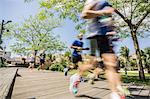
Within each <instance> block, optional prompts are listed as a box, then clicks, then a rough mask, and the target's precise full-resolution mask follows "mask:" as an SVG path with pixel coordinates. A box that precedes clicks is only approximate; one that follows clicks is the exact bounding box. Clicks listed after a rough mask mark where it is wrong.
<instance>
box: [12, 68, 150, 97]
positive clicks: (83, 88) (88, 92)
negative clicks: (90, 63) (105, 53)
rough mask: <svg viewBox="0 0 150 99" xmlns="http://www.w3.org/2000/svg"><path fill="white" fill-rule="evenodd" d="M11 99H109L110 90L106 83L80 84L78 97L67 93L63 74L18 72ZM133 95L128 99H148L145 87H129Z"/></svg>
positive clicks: (34, 71)
mask: <svg viewBox="0 0 150 99" xmlns="http://www.w3.org/2000/svg"><path fill="white" fill-rule="evenodd" d="M18 74H19V75H18V76H17V78H16V81H15V85H14V89H13V93H12V99H109V93H110V90H109V89H108V86H107V83H106V81H98V82H96V84H94V85H90V84H88V83H81V84H80V89H79V90H80V91H79V94H78V96H76V97H74V96H73V95H72V94H70V93H69V91H68V85H69V77H64V75H63V73H58V72H52V71H37V70H33V71H29V70H27V69H25V68H22V69H19V70H18ZM129 86H130V89H131V91H132V94H133V95H134V96H133V97H132V98H131V97H130V98H129V99H150V97H148V96H149V94H150V90H149V88H148V87H147V86H135V85H129Z"/></svg>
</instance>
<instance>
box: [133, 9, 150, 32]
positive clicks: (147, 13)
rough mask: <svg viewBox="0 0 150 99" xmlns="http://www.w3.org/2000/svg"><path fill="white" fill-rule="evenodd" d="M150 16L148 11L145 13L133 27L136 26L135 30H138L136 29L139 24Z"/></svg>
mask: <svg viewBox="0 0 150 99" xmlns="http://www.w3.org/2000/svg"><path fill="white" fill-rule="evenodd" d="M149 14H150V11H147V12H146V13H145V15H144V16H143V17H142V18H141V20H140V21H139V22H138V23H137V24H136V25H135V26H136V28H135V29H136V30H137V29H138V27H139V26H140V25H141V23H142V22H143V20H144V19H145V18H146V17H147V16H148V15H149Z"/></svg>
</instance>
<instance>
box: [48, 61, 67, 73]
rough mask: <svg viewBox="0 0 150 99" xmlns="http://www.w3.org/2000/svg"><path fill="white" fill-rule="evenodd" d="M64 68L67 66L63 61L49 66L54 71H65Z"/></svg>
mask: <svg viewBox="0 0 150 99" xmlns="http://www.w3.org/2000/svg"><path fill="white" fill-rule="evenodd" d="M64 68H65V66H64V65H63V64H61V63H55V64H52V65H51V66H50V67H49V69H50V70H52V71H61V72H63V70H64Z"/></svg>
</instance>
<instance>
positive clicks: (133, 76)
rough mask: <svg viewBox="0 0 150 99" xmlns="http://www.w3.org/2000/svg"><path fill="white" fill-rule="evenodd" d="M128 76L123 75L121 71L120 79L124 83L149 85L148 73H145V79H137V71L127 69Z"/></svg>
mask: <svg viewBox="0 0 150 99" xmlns="http://www.w3.org/2000/svg"><path fill="white" fill-rule="evenodd" d="M127 75H128V76H127V77H126V76H125V73H124V72H121V76H122V81H123V82H124V83H134V84H142V85H150V74H148V73H145V78H146V80H145V81H142V80H140V79H139V73H138V71H128V74H127Z"/></svg>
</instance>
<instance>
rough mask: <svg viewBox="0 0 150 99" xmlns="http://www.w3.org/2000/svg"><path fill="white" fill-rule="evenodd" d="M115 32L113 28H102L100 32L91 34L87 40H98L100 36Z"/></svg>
mask: <svg viewBox="0 0 150 99" xmlns="http://www.w3.org/2000/svg"><path fill="white" fill-rule="evenodd" d="M113 31H114V27H113V26H104V27H100V28H99V30H98V31H95V32H91V33H90V34H89V36H88V37H87V39H94V38H97V37H99V36H105V35H106V34H107V33H108V32H113Z"/></svg>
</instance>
